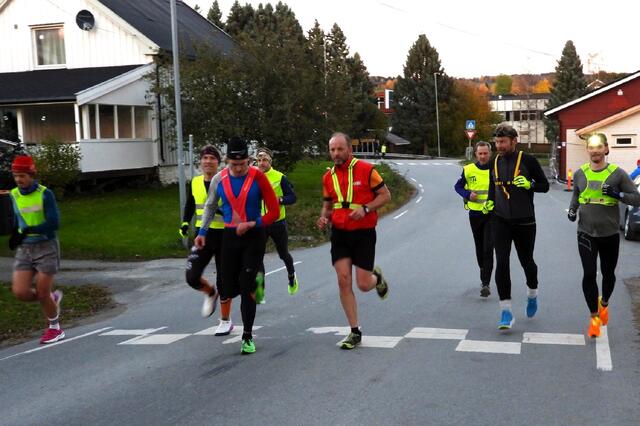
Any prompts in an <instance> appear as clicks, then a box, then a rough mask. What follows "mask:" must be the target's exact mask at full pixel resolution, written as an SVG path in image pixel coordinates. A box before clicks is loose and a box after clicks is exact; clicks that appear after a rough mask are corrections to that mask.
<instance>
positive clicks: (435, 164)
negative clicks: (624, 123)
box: [431, 163, 442, 166]
mask: <svg viewBox="0 0 640 426" xmlns="http://www.w3.org/2000/svg"><path fill="white" fill-rule="evenodd" d="M431 164H433V165H434V166H442V164H440V163H431Z"/></svg>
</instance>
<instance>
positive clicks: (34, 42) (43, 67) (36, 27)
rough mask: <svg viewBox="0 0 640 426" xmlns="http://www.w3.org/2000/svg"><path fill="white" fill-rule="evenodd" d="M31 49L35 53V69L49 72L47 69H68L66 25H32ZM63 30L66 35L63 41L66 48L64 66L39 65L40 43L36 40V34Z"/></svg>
mask: <svg viewBox="0 0 640 426" xmlns="http://www.w3.org/2000/svg"><path fill="white" fill-rule="evenodd" d="M30 28H31V48H32V51H33V55H32V57H33V67H34V68H35V69H39V70H47V69H60V68H67V43H66V39H67V37H66V34H65V31H64V23H62V22H61V23H57V24H46V25H32V26H31V27H30ZM60 28H61V29H62V32H63V34H65V35H64V37H63V39H62V46H63V48H64V64H53V65H38V42H37V39H36V33H37V31H38V30H53V29H60Z"/></svg>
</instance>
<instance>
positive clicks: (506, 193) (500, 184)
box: [493, 151, 522, 200]
mask: <svg viewBox="0 0 640 426" xmlns="http://www.w3.org/2000/svg"><path fill="white" fill-rule="evenodd" d="M498 158H500V154H498V155H496V159H495V161H494V162H493V175H494V178H495V181H494V183H495V185H496V187H499V188H500V189H502V193H503V194H504V196H505V197H507V200H508V199H509V198H510V197H511V195H510V194H509V191H507V188H506V186H507V185H511V184H512V183H513V179H515V178H516V177H517V176H518V175H519V174H520V161H521V160H522V151H518V159H517V160H516V168H515V169H514V170H513V177H512V178H511V179H510V180H508V181H502V180H500V176H499V175H498Z"/></svg>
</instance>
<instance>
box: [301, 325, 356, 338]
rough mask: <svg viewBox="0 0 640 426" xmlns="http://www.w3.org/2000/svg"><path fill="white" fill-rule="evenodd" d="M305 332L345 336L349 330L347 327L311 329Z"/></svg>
mask: <svg viewBox="0 0 640 426" xmlns="http://www.w3.org/2000/svg"><path fill="white" fill-rule="evenodd" d="M307 331H310V332H312V333H313V334H329V333H332V334H333V335H335V336H346V335H347V334H349V332H350V331H351V329H350V328H349V327H311V328H307Z"/></svg>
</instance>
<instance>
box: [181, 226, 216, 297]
mask: <svg viewBox="0 0 640 426" xmlns="http://www.w3.org/2000/svg"><path fill="white" fill-rule="evenodd" d="M222 233H223V230H222V229H213V228H209V230H208V231H207V238H206V239H205V244H204V247H203V248H201V249H197V248H196V247H195V246H193V247H192V248H191V253H189V257H188V258H187V271H186V280H187V284H189V285H190V286H191V287H193V288H194V289H196V290H200V289H201V288H202V283H200V277H202V274H203V273H204V270H205V268H206V267H207V265H209V262H211V258H212V257H213V258H215V263H216V287H217V288H220V283H221V282H222Z"/></svg>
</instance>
